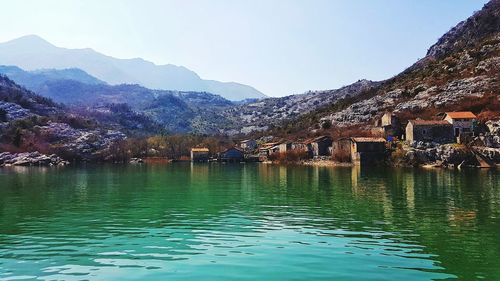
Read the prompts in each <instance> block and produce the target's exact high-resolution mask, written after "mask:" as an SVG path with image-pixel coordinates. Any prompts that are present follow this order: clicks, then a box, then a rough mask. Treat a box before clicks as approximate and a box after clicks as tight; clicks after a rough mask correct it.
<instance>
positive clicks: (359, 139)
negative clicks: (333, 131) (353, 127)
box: [351, 137, 385, 142]
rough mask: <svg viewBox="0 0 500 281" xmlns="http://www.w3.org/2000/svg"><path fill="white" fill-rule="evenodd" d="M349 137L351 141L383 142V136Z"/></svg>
mask: <svg viewBox="0 0 500 281" xmlns="http://www.w3.org/2000/svg"><path fill="white" fill-rule="evenodd" d="M351 139H352V141H353V142H385V139H383V138H370V137H354V138H351Z"/></svg>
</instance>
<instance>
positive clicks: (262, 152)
mask: <svg viewBox="0 0 500 281" xmlns="http://www.w3.org/2000/svg"><path fill="white" fill-rule="evenodd" d="M276 147H278V149H279V146H278V143H275V142H268V143H264V144H262V145H261V146H260V147H259V160H260V161H266V160H267V157H268V156H269V155H271V154H273V153H275V152H276V150H277V149H276Z"/></svg>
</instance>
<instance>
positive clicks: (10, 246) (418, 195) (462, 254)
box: [0, 163, 500, 281]
mask: <svg viewBox="0 0 500 281" xmlns="http://www.w3.org/2000/svg"><path fill="white" fill-rule="evenodd" d="M33 279H36V280H405V281H408V280H435V279H460V280H476V279H485V280H500V173H499V172H498V171H494V170H464V171H451V170H423V169H390V168H369V169H360V168H327V167H305V166H278V165H265V164H236V165H222V164H191V163H175V164H167V165H129V166H112V165H104V166H85V167H63V168H60V167H53V168H23V167H15V168H14V167H11V168H3V169H0V280H33Z"/></svg>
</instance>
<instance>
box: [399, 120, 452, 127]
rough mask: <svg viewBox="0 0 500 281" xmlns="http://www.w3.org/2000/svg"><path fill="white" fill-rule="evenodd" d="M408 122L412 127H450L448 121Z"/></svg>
mask: <svg viewBox="0 0 500 281" xmlns="http://www.w3.org/2000/svg"><path fill="white" fill-rule="evenodd" d="M408 122H410V123H412V124H413V125H424V126H433V125H439V126H442V125H451V124H450V123H449V122H448V121H445V120H422V119H417V120H410V121H408Z"/></svg>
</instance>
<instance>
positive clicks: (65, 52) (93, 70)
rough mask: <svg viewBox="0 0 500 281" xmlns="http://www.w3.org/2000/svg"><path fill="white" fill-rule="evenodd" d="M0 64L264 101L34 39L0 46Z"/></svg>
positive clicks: (238, 87) (248, 90)
mask: <svg viewBox="0 0 500 281" xmlns="http://www.w3.org/2000/svg"><path fill="white" fill-rule="evenodd" d="M0 64H3V65H15V66H18V67H20V68H22V69H24V70H39V69H68V68H78V69H81V70H83V71H85V72H87V73H88V74H90V75H92V76H94V77H96V78H97V79H99V80H102V81H105V82H106V83H108V84H111V85H116V84H139V85H141V86H144V87H148V88H152V89H163V90H177V91H199V92H210V93H214V94H218V95H221V96H223V97H225V98H227V99H229V100H234V101H238V100H244V99H249V98H265V97H266V95H264V94H263V93H261V92H259V91H258V90H256V89H255V88H253V87H251V86H247V85H243V84H239V83H235V82H219V81H215V80H204V79H201V78H200V76H198V74H196V73H195V72H194V71H191V70H189V69H187V68H186V67H183V66H176V65H172V64H166V65H156V64H154V63H152V62H149V61H146V60H144V59H141V58H134V59H118V58H114V57H110V56H106V55H104V54H101V53H99V52H96V51H94V50H92V49H89V48H86V49H67V48H60V47H56V46H54V45H52V44H50V43H49V42H47V41H46V40H44V39H42V38H41V37H39V36H36V35H27V36H24V37H21V38H18V39H14V40H11V41H8V42H4V43H0Z"/></svg>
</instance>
